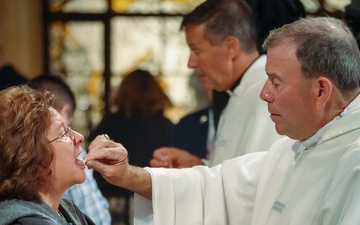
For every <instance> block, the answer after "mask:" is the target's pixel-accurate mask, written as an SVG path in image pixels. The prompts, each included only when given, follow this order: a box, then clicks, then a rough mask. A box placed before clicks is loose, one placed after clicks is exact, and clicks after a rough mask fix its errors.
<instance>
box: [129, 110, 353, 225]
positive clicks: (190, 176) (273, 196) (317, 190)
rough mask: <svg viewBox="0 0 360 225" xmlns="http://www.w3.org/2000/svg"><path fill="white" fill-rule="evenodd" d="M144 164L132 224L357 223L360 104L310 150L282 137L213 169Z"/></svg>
mask: <svg viewBox="0 0 360 225" xmlns="http://www.w3.org/2000/svg"><path fill="white" fill-rule="evenodd" d="M318 133H319V132H318ZM318 136H319V135H318ZM259 141H261V140H259ZM148 170H149V171H150V173H151V176H152V180H153V199H152V202H151V201H149V200H147V199H145V198H142V197H141V196H138V195H136V196H135V224H136V225H142V224H154V225H175V224H176V225H201V224H206V225H228V224H229V225H238V224H242V225H340V224H341V225H359V224H360V216H359V213H360V105H359V104H358V105H356V106H355V107H353V108H352V109H350V110H349V111H348V112H347V113H346V114H345V115H344V116H343V117H342V118H340V119H338V120H336V121H335V122H333V123H332V124H331V126H329V128H328V129H327V130H326V131H325V132H324V133H323V134H321V136H320V138H319V141H317V142H316V143H314V145H313V146H311V147H309V148H305V146H304V145H303V144H302V143H300V142H299V141H294V140H291V139H289V138H287V137H285V138H282V139H280V140H279V141H277V142H276V143H274V144H273V145H272V147H271V149H270V150H269V151H268V152H256V153H250V154H247V155H244V156H241V157H238V158H235V159H232V160H227V161H225V162H224V163H223V164H222V165H218V166H216V167H213V168H208V167H205V166H197V167H193V168H187V169H162V168H148ZM149 221H150V222H149Z"/></svg>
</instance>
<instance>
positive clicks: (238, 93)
mask: <svg viewBox="0 0 360 225" xmlns="http://www.w3.org/2000/svg"><path fill="white" fill-rule="evenodd" d="M265 63H266V56H265V55H262V56H260V57H259V58H258V59H257V60H256V61H255V62H254V63H253V64H252V65H251V66H250V67H249V68H248V70H247V71H246V72H245V73H244V75H243V76H242V78H241V82H240V84H239V85H238V86H237V87H236V88H235V90H234V92H231V93H230V99H229V102H228V104H227V105H226V107H225V108H224V110H223V112H222V114H221V117H220V120H219V125H218V130H217V133H216V141H215V148H214V149H213V150H212V154H211V158H210V160H209V163H208V164H207V165H208V166H209V167H212V166H216V165H217V164H220V163H222V162H223V161H225V160H227V159H232V158H235V157H238V156H241V155H244V154H246V153H250V152H259V151H267V150H268V149H269V148H270V146H271V145H272V144H273V143H274V142H275V141H277V140H278V139H280V138H281V136H280V135H278V134H277V132H276V130H275V124H274V122H273V121H271V119H270V116H269V112H268V109H267V104H266V102H264V101H263V100H261V99H260V97H259V96H260V92H261V90H262V88H263V86H264V84H265V82H266V80H267V75H266V73H265Z"/></svg>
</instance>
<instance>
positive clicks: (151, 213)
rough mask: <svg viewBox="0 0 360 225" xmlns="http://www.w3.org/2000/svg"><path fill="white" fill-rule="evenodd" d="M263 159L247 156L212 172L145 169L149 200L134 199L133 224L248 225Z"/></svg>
mask: <svg viewBox="0 0 360 225" xmlns="http://www.w3.org/2000/svg"><path fill="white" fill-rule="evenodd" d="M265 155H266V153H265V152H257V153H251V154H247V155H244V156H241V157H238V158H236V159H232V160H228V161H225V162H224V163H223V164H222V165H219V166H216V167H213V168H208V167H205V166H197V167H193V168H188V169H161V168H147V170H148V171H149V172H150V173H151V177H152V183H153V200H152V204H151V201H149V200H147V199H145V198H142V197H141V196H138V195H135V224H136V225H145V224H154V225H164V224H166V225H184V224H186V225H195V224H196V225H199V224H214V225H215V224H219V225H223V224H238V223H239V222H240V221H241V223H243V224H249V223H251V216H252V210H253V205H254V199H255V193H256V185H257V179H258V175H259V171H260V169H261V165H262V162H263V160H264V158H265ZM248 222H249V223H248Z"/></svg>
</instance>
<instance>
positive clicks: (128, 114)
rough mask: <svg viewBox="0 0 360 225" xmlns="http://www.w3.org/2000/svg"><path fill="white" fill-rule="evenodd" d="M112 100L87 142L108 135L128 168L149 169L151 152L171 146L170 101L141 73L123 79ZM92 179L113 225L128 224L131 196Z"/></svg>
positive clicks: (152, 77) (130, 74)
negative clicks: (119, 147) (124, 152)
mask: <svg viewBox="0 0 360 225" xmlns="http://www.w3.org/2000/svg"><path fill="white" fill-rule="evenodd" d="M112 97H113V98H112V99H111V105H112V108H113V109H114V112H111V113H109V114H107V115H105V116H104V117H103V119H102V120H101V122H100V123H99V125H98V126H97V127H95V129H94V130H92V131H91V132H90V136H89V141H92V140H93V139H94V138H95V137H96V136H97V135H100V134H108V135H109V136H110V138H111V139H112V140H114V141H117V142H121V143H124V144H126V146H127V150H128V151H129V161H130V162H131V163H132V164H134V165H137V166H140V167H145V166H149V162H150V159H151V158H152V154H153V151H154V150H155V149H156V148H158V147H161V146H167V145H170V144H171V138H172V133H173V128H174V125H173V123H172V122H171V121H170V120H169V119H168V118H166V117H165V116H164V112H165V111H166V109H168V108H170V107H171V106H172V103H171V101H170V99H169V98H168V97H167V95H166V94H165V93H164V91H163V89H162V87H161V85H160V83H159V82H158V81H157V79H156V78H155V77H154V76H153V75H152V74H150V73H149V72H148V71H144V70H135V71H133V72H131V73H129V74H128V75H126V76H125V77H124V79H123V80H122V82H121V83H120V85H119V86H118V88H117V89H116V90H115V92H114V95H113V96H112ZM94 176H95V178H96V180H97V181H98V184H99V188H100V190H101V191H102V192H103V194H104V195H105V197H107V198H108V200H109V203H110V212H111V214H112V219H113V223H116V222H121V221H123V220H128V218H127V217H128V212H127V211H128V207H129V202H128V200H129V196H132V193H130V192H128V191H125V190H124V189H122V188H119V187H116V186H114V185H111V184H109V183H108V182H107V181H105V180H104V179H103V178H102V177H101V175H99V174H98V173H96V172H95V173H94ZM124 197H125V198H126V205H125V210H121V208H122V207H120V206H119V205H122V203H121V202H122V200H121V199H123V198H124ZM124 211H125V212H124ZM124 214H125V215H124ZM124 217H125V218H124Z"/></svg>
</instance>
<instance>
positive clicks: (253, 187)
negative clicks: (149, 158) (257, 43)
mask: <svg viewBox="0 0 360 225" xmlns="http://www.w3.org/2000/svg"><path fill="white" fill-rule="evenodd" d="M264 48H265V49H267V52H268V53H267V54H268V57H267V63H266V73H267V75H268V80H267V81H266V83H265V85H264V87H263V89H262V91H261V94H260V97H261V99H262V100H264V101H266V102H267V104H268V110H269V112H270V117H271V119H272V120H273V121H274V123H275V127H276V130H277V132H278V133H279V134H283V135H286V136H287V137H284V138H283V139H281V140H279V141H277V142H276V143H274V144H273V145H272V147H271V148H270V150H269V151H267V152H257V153H249V154H247V155H244V156H241V157H238V158H236V159H232V160H227V161H225V162H224V163H223V164H221V165H218V166H216V167H212V168H208V167H205V166H196V167H193V168H187V169H164V168H146V169H143V168H138V167H133V166H130V165H129V164H128V162H127V152H126V149H125V148H124V147H123V146H122V145H121V144H118V143H115V142H113V141H111V140H107V139H105V138H104V137H100V136H99V137H97V138H96V139H95V141H94V142H92V143H91V144H90V147H89V154H88V156H87V157H86V158H85V160H86V162H87V165H88V166H89V167H91V168H94V169H95V170H97V171H99V172H100V173H101V174H102V175H103V176H104V177H105V178H106V179H107V180H108V181H109V182H110V183H113V184H115V185H118V186H121V187H124V188H128V189H130V190H132V191H134V192H135V193H137V195H136V199H135V201H136V204H135V213H136V215H135V224H154V225H164V224H166V225H173V224H174V225H175V224H176V225H183V224H186V225H193V224H194V225H195V224H196V225H198V224H206V225H216V224H219V225H220V224H221V225H224V224H244V225H304V224H306V225H340V224H342V225H358V224H360V216H359V211H360V191H359V190H360V189H359V188H360V176H359V175H360V97H359V80H360V73H359V71H360V52H359V49H358V48H357V44H356V41H355V39H354V36H353V35H352V33H351V31H350V30H349V29H348V28H347V27H346V26H345V24H344V23H343V22H342V21H340V20H338V19H335V18H330V17H328V18H327V17H319V18H311V19H310V18H308V19H301V20H298V21H296V22H294V23H292V24H289V25H285V26H283V27H282V28H280V29H276V30H274V31H273V32H271V33H270V35H269V37H268V38H267V39H266V40H265V43H264ZM259 141H261V140H259ZM140 195H141V196H140Z"/></svg>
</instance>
